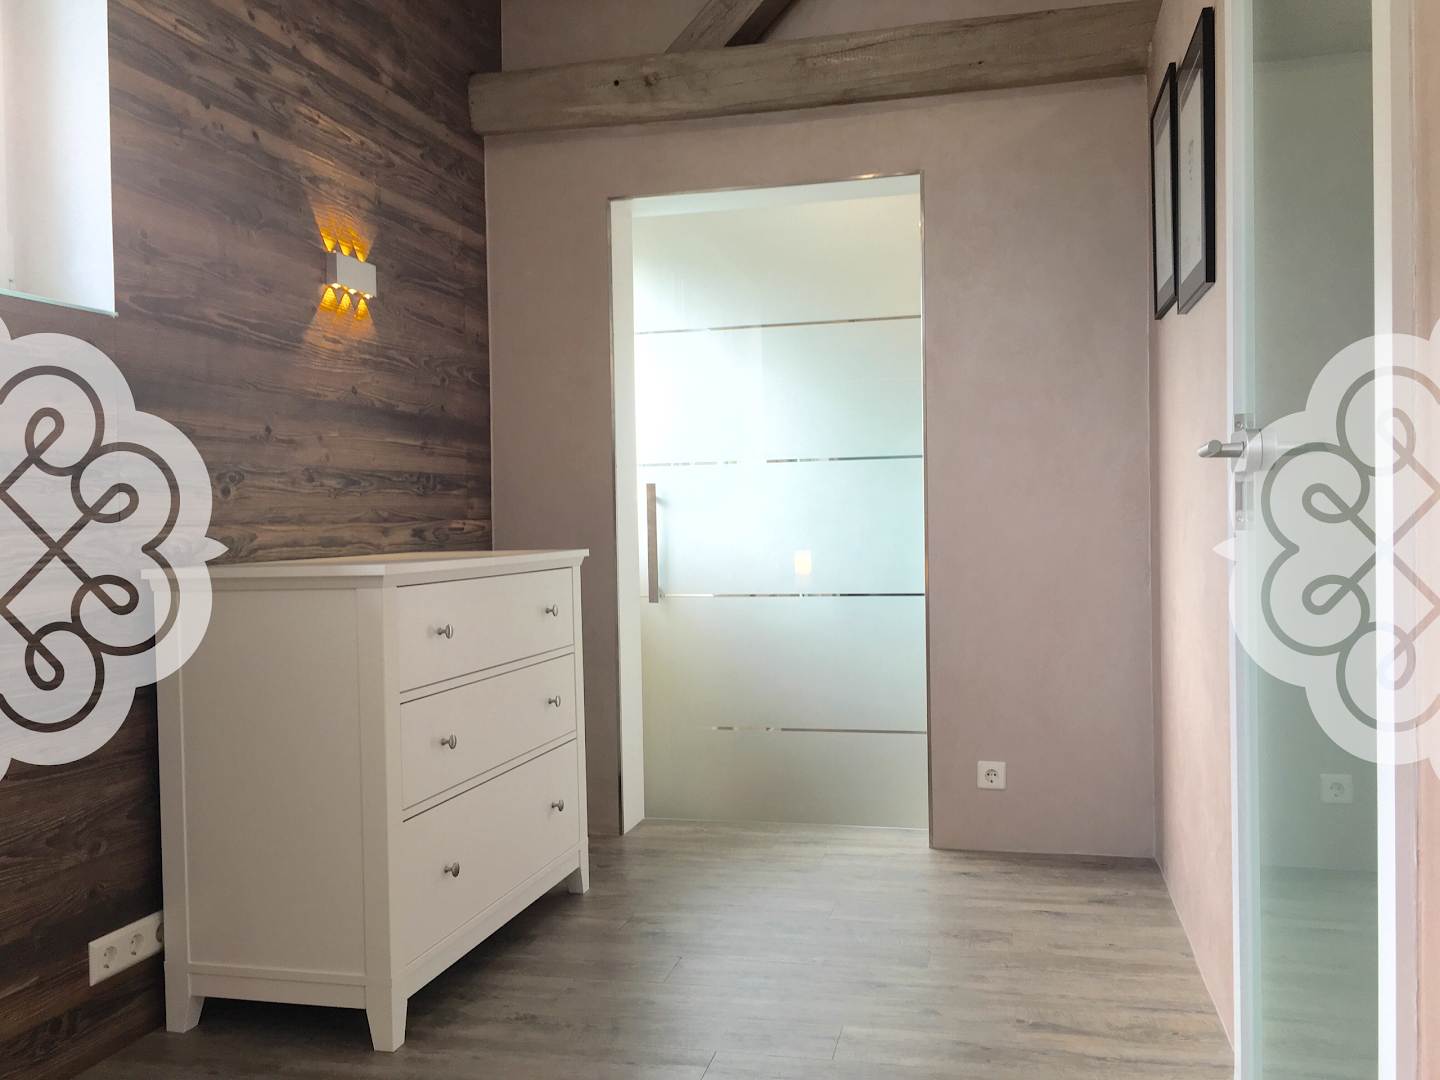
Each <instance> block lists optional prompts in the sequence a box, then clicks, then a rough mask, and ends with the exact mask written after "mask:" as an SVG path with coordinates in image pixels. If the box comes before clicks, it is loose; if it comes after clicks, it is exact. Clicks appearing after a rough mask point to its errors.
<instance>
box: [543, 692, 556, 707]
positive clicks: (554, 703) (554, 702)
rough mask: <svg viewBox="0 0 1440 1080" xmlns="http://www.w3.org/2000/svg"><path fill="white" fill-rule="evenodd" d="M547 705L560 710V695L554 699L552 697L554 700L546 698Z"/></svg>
mask: <svg viewBox="0 0 1440 1080" xmlns="http://www.w3.org/2000/svg"><path fill="white" fill-rule="evenodd" d="M545 704H546V705H554V706H555V707H556V708H557V709H558V708H559V707H560V695H559V694H556V695H555V696H554V697H552V698H546V699H545Z"/></svg>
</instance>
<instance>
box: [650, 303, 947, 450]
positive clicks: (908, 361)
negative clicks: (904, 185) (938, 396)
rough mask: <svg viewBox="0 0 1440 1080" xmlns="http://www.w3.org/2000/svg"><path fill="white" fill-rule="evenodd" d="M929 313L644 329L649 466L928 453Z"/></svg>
mask: <svg viewBox="0 0 1440 1080" xmlns="http://www.w3.org/2000/svg"><path fill="white" fill-rule="evenodd" d="M920 332H921V324H920V319H919V317H918V316H902V317H900V318H896V319H893V320H886V321H884V322H852V323H832V324H828V325H819V326H785V327H775V328H769V329H748V330H723V331H715V332H672V333H656V334H640V335H638V336H637V337H636V338H635V379H636V394H637V400H636V408H637V410H638V411H639V414H640V415H641V416H642V417H644V423H643V424H642V425H641V427H640V430H639V431H638V433H637V447H636V449H637V452H638V455H639V456H638V460H639V461H640V463H641V464H642V465H644V464H660V463H670V462H691V461H730V460H738V461H774V460H789V459H792V458H823V457H865V456H878V455H890V454H911V455H914V456H917V457H918V456H919V455H920V454H921V453H922V452H923V447H922V444H921V423H920V421H921V415H920V356H921V341H920Z"/></svg>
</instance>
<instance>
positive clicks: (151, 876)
mask: <svg viewBox="0 0 1440 1080" xmlns="http://www.w3.org/2000/svg"><path fill="white" fill-rule="evenodd" d="M499 44H500V34H499V4H498V0H483V2H474V0H111V4H110V52H111V61H110V63H111V123H112V159H113V168H114V214H115V260H116V294H117V309H118V311H119V317H118V318H110V317H108V316H102V315H92V314H88V313H83V312H74V311H69V310H66V309H62V308H57V307H53V306H50V305H42V304H35V303H30V302H25V301H19V300H13V299H9V298H4V297H0V318H3V319H4V320H5V322H6V324H7V325H8V326H9V329H10V332H11V334H12V335H13V336H17V337H18V336H21V335H24V334H30V333H38V332H45V331H49V332H59V333H66V334H73V335H75V336H77V337H82V338H85V339H86V340H88V341H90V342H92V343H93V344H95V345H96V346H98V347H99V348H101V349H102V350H104V351H105V353H106V354H108V355H109V356H110V357H112V358H113V359H114V360H115V361H116V363H117V364H118V365H119V366H120V368H121V369H122V370H123V371H124V372H125V374H126V377H127V378H128V379H129V381H130V385H131V388H132V389H133V390H134V392H135V397H136V401H137V404H138V405H139V406H140V407H141V408H142V409H145V410H146V411H149V412H154V413H157V414H159V415H161V416H164V417H165V418H166V419H168V420H169V421H170V422H171V423H174V424H176V425H177V426H178V427H180V428H181V430H183V431H184V432H185V433H186V434H187V435H188V436H189V437H190V438H191V439H192V441H194V443H195V445H196V446H197V447H198V448H199V450H200V453H201V455H202V456H203V457H204V459H205V462H206V464H207V465H208V466H209V469H210V473H211V478H212V481H213V484H214V516H213V522H212V527H211V530H210V531H211V535H212V536H214V537H216V538H217V539H219V540H221V541H222V542H223V543H224V544H225V545H226V547H227V548H228V549H229V554H228V555H227V556H226V558H228V559H232V560H234V559H242V560H244V559H271V558H291V557H303V556H309V555H337V554H348V553H355V552H373V551H406V550H419V549H427V548H428V549H475V548H488V547H489V546H490V427H489V418H490V393H489V363H488V356H487V351H486V350H487V338H488V326H487V319H486V307H485V298H486V282H485V205H484V186H483V178H484V159H483V153H482V148H481V145H480V141H479V139H478V138H477V137H475V136H474V135H472V134H471V133H470V123H469V111H468V102H467V96H466V88H467V85H468V76H469V75H470V74H472V73H473V72H475V71H486V70H497V69H498V68H499V59H500V57H499ZM322 228H326V229H335V228H340V229H342V230H346V231H349V232H353V234H354V235H355V236H356V237H357V238H358V239H360V240H361V241H363V242H364V243H365V244H366V245H367V246H368V255H369V258H370V259H371V261H372V262H374V263H375V265H376V267H377V268H378V272H379V281H380V297H379V299H378V301H377V302H376V303H375V304H374V305H373V307H372V310H371V318H370V319H368V320H366V321H364V322H357V321H355V320H354V319H352V318H350V317H348V316H338V315H336V314H335V313H333V312H331V311H325V310H321V300H322V297H323V294H324V287H323V273H324V247H323V246H322V241H321V230H322ZM159 834H160V815H159V792H158V778H157V765H156V746H155V694H154V691H153V689H148V688H147V689H145V690H142V691H141V692H140V693H139V694H138V695H137V697H136V701H135V705H134V707H133V708H132V710H131V713H130V716H129V718H128V719H127V720H126V722H125V725H124V726H123V727H122V728H121V730H120V732H119V734H117V735H116V736H115V738H114V739H112V740H111V742H110V743H109V744H108V745H107V746H105V747H104V748H103V749H101V750H100V751H99V752H97V753H96V754H93V755H92V756H90V757H89V758H86V759H84V760H82V761H78V762H74V763H72V764H70V765H63V766H57V767H53V768H40V767H36V766H30V765H24V764H20V763H15V764H12V765H11V766H10V769H9V771H8V773H7V774H6V776H5V778H4V779H3V781H0V1075H3V1076H5V1077H7V1078H9V1077H12V1076H13V1077H16V1078H20V1077H24V1078H26V1080H30V1078H39V1077H47V1078H48V1077H68V1076H73V1075H74V1074H75V1073H77V1072H79V1071H80V1070H81V1069H83V1068H84V1067H86V1066H87V1065H89V1064H90V1063H92V1062H94V1061H96V1060H99V1059H100V1058H101V1057H104V1056H105V1055H107V1054H109V1053H110V1052H112V1051H113V1050H115V1049H116V1048H118V1047H120V1046H123V1045H124V1044H125V1043H126V1042H128V1041H130V1040H131V1039H133V1038H135V1037H136V1036H137V1035H139V1034H141V1033H143V1032H144V1031H146V1030H149V1029H151V1028H153V1027H154V1026H156V1025H157V1024H159V1023H160V1022H161V1021H162V1019H163V1007H162V994H161V985H160V967H159V963H158V962H155V961H152V962H148V963H146V964H143V965H140V966H139V967H137V968H136V969H134V970H133V971H131V972H126V973H123V974H122V975H120V976H117V977H115V978H113V979H110V980H108V981H106V982H104V983H102V984H100V986H98V987H94V988H92V987H90V986H89V979H88V969H87V962H88V961H87V952H86V946H87V943H88V942H89V941H90V940H91V939H93V938H95V937H97V936H99V935H100V934H102V933H106V932H108V931H110V930H112V929H115V928H116V927H118V926H122V925H124V924H125V923H127V922H129V921H131V920H133V919H137V918H139V917H141V916H143V915H146V914H148V913H150V912H152V911H155V910H156V909H157V908H158V907H159V906H160V903H161V897H160V847H159Z"/></svg>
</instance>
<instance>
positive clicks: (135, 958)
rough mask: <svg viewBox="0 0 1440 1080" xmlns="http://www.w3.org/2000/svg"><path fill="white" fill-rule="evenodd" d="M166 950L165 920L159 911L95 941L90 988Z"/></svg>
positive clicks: (92, 949)
mask: <svg viewBox="0 0 1440 1080" xmlns="http://www.w3.org/2000/svg"><path fill="white" fill-rule="evenodd" d="M164 948H165V918H164V915H163V914H162V913H161V912H158V911H157V912H155V914H154V915H146V916H145V918H143V919H137V920H136V921H135V922H132V923H131V924H130V925H129V926H122V927H121V928H120V929H119V930H115V931H112V932H111V933H108V934H106V935H105V936H104V937H102V938H96V939H95V940H94V941H92V942H90V985H91V986H94V985H95V984H96V983H98V982H100V981H101V980H102V979H108V978H110V976H111V975H114V974H115V973H116V972H120V971H124V970H125V969H126V968H128V967H134V966H135V965H136V964H138V963H139V962H140V961H141V960H144V959H146V958H147V957H151V956H154V955H155V954H156V953H158V952H161V951H163V950H164Z"/></svg>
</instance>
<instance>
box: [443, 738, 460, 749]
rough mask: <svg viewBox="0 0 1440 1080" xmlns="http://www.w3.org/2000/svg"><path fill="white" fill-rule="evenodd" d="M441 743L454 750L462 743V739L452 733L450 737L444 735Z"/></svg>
mask: <svg viewBox="0 0 1440 1080" xmlns="http://www.w3.org/2000/svg"><path fill="white" fill-rule="evenodd" d="M440 745H441V746H448V747H449V748H450V749H451V750H454V749H455V747H457V746H459V745H460V740H459V739H457V738H455V736H454V735H451V736H450V737H449V738H448V739H446V738H443V737H442V738H441V740H440Z"/></svg>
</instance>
